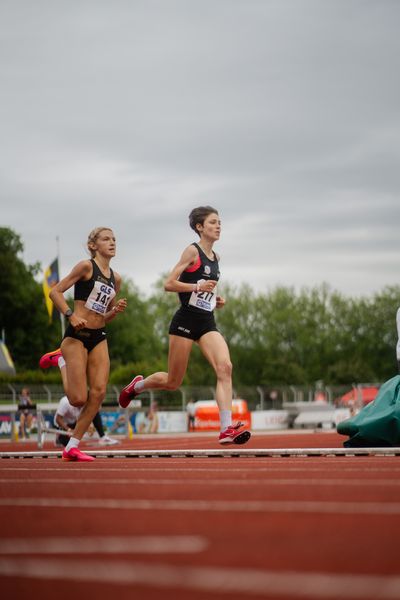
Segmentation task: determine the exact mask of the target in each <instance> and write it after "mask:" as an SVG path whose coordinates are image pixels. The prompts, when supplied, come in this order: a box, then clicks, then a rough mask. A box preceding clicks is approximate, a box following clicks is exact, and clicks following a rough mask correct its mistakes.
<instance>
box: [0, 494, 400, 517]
mask: <svg viewBox="0 0 400 600" xmlns="http://www.w3.org/2000/svg"><path fill="white" fill-rule="evenodd" d="M0 506H8V507H34V508H36V509H39V508H72V509H75V510H76V509H77V508H82V509H83V508H88V509H91V510H93V509H102V510H154V511H155V510H159V511H170V510H176V511H212V512H251V513H256V512H259V513H312V514H337V515H381V516H386V515H400V502H340V501H339V502H329V501H328V502H324V501H322V502H313V501H286V500H243V501H241V500H229V501H225V500H146V499H137V500H127V499H120V500H114V499H110V498H108V499H107V498H100V499H97V498H92V499H88V498H71V499H69V498H0Z"/></svg>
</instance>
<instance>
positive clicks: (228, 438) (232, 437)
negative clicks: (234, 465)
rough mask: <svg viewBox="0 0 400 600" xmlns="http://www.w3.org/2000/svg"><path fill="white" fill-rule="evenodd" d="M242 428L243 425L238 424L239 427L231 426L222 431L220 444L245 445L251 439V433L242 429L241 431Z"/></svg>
mask: <svg viewBox="0 0 400 600" xmlns="http://www.w3.org/2000/svg"><path fill="white" fill-rule="evenodd" d="M240 427H243V423H240V422H239V423H238V424H237V425H231V426H230V427H227V428H226V429H224V431H221V433H220V434H219V439H218V441H219V443H220V444H245V443H246V442H248V441H249V439H250V438H251V433H250V431H247V430H246V429H242V430H241V431H239V429H240Z"/></svg>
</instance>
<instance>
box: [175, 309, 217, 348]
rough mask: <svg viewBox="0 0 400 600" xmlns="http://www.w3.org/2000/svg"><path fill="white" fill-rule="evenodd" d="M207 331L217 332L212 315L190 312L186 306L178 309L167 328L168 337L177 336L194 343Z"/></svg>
mask: <svg viewBox="0 0 400 600" xmlns="http://www.w3.org/2000/svg"><path fill="white" fill-rule="evenodd" d="M209 331H218V327H217V325H216V323H215V318H214V313H212V312H209V311H205V310H200V309H193V310H192V309H191V308H187V307H186V306H181V307H180V308H178V310H177V311H176V313H175V314H174V316H173V317H172V321H171V325H170V326H169V334H170V335H178V336H180V337H185V338H188V339H190V340H194V341H197V340H199V339H200V338H201V336H202V335H204V334H206V333H208V332H209Z"/></svg>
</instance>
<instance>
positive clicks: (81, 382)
mask: <svg viewBox="0 0 400 600" xmlns="http://www.w3.org/2000/svg"><path fill="white" fill-rule="evenodd" d="M61 350H62V354H63V357H64V359H65V363H66V364H65V366H64V367H62V369H61V371H62V373H61V377H62V380H63V385H64V391H65V394H66V396H67V397H68V400H69V403H70V404H72V406H78V407H81V406H83V405H84V404H85V403H86V399H87V377H86V368H87V360H88V352H87V350H86V348H85V347H84V345H83V344H82V342H80V341H79V340H75V339H74V338H70V337H67V338H64V339H63V341H62V344H61ZM68 384H69V385H68Z"/></svg>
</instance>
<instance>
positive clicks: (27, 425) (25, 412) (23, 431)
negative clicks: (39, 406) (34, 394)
mask: <svg viewBox="0 0 400 600" xmlns="http://www.w3.org/2000/svg"><path fill="white" fill-rule="evenodd" d="M33 408H34V405H33V403H32V400H31V397H30V392H29V389H28V388H27V387H24V388H22V390H21V395H20V397H19V402H18V409H19V411H20V414H19V427H20V432H19V435H20V437H21V439H25V438H28V437H29V433H30V430H31V426H32V419H33V415H32V409H33Z"/></svg>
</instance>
